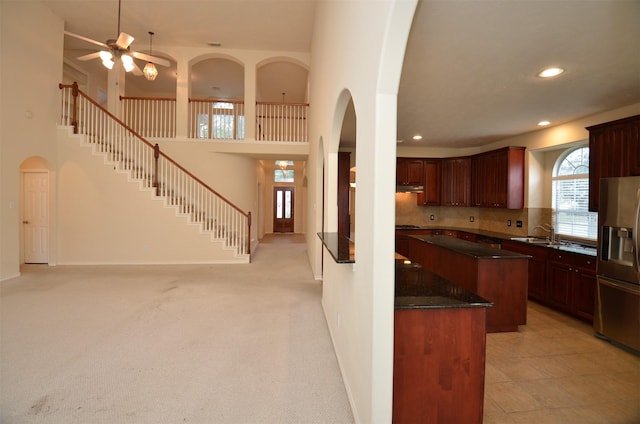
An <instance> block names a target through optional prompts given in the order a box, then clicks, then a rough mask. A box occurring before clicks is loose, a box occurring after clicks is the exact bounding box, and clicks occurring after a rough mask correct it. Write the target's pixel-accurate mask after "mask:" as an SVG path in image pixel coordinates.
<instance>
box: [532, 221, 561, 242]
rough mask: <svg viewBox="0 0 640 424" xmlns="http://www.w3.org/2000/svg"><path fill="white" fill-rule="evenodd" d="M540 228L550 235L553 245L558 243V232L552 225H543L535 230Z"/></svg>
mask: <svg viewBox="0 0 640 424" xmlns="http://www.w3.org/2000/svg"><path fill="white" fill-rule="evenodd" d="M538 228H540V229H541V230H542V231H546V232H547V233H549V240H550V241H551V243H555V242H556V230H555V228H553V225H551V224H542V225H537V226H536V227H535V228H534V230H535V229H538Z"/></svg>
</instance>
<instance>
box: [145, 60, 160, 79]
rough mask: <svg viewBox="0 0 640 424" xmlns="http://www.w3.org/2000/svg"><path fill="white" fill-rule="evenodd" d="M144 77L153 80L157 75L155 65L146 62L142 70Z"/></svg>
mask: <svg viewBox="0 0 640 424" xmlns="http://www.w3.org/2000/svg"><path fill="white" fill-rule="evenodd" d="M142 73H143V74H144V77H145V78H146V79H148V80H149V81H153V80H154V79H156V77H157V76H158V70H157V69H156V65H154V64H153V63H151V62H147V64H146V65H145V67H144V69H143V70H142Z"/></svg>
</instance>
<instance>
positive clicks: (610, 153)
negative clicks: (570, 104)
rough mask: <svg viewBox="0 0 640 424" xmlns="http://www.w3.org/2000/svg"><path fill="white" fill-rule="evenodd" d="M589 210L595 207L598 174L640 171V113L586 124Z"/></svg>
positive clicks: (600, 175) (631, 173)
mask: <svg viewBox="0 0 640 424" xmlns="http://www.w3.org/2000/svg"><path fill="white" fill-rule="evenodd" d="M587 130H588V131H589V210H590V211H592V212H597V211H598V201H599V198H598V196H599V190H600V178H608V177H627V176H630V175H640V146H639V144H640V137H639V134H640V115H635V116H631V117H629V118H624V119H619V120H616V121H612V122H607V123H604V124H599V125H594V126H591V127H587Z"/></svg>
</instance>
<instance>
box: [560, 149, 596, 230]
mask: <svg viewBox="0 0 640 424" xmlns="http://www.w3.org/2000/svg"><path fill="white" fill-rule="evenodd" d="M552 181H553V187H552V193H553V194H552V203H553V205H552V207H553V221H554V222H553V225H554V227H555V229H556V234H560V235H564V236H571V237H577V238H582V239H591V240H596V239H597V238H598V214H597V213H595V212H589V148H588V147H578V148H574V149H570V150H567V151H566V152H565V153H564V154H563V155H561V156H560V157H559V158H558V160H557V162H556V166H555V168H554V172H553V178H552Z"/></svg>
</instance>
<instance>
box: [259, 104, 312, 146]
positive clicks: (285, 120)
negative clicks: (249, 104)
mask: <svg viewBox="0 0 640 424" xmlns="http://www.w3.org/2000/svg"><path fill="white" fill-rule="evenodd" d="M308 111H309V105H308V104H306V103H265V102H258V103H256V140H261V141H298V142H301V141H308V139H307V113H308Z"/></svg>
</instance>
